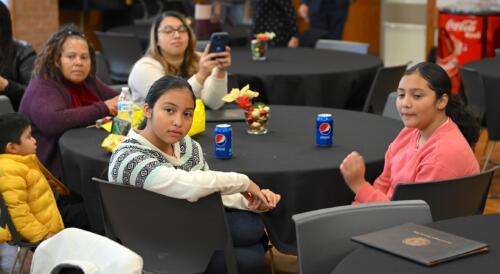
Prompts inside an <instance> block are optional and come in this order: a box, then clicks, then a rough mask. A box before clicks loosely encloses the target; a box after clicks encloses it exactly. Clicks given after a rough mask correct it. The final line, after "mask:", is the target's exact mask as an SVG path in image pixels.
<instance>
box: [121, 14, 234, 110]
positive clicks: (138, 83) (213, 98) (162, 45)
mask: <svg viewBox="0 0 500 274" xmlns="http://www.w3.org/2000/svg"><path fill="white" fill-rule="evenodd" d="M195 48H196V37H195V35H194V32H193V30H192V29H191V27H189V25H188V24H187V23H186V19H185V17H184V16H183V15H181V14H180V13H177V12H174V11H167V12H164V13H163V14H162V15H161V16H159V17H158V18H157V19H156V20H155V22H154V23H153V25H152V26H151V37H150V41H149V48H148V50H147V52H146V54H145V56H144V57H142V58H141V59H140V60H139V61H137V62H136V63H135V65H134V67H133V68H132V71H131V72H130V75H129V78H128V85H129V87H130V90H131V93H132V100H133V101H134V103H136V104H137V105H139V106H142V105H143V104H144V99H145V98H146V95H147V93H148V90H149V88H150V87H151V85H152V84H153V83H154V82H155V81H156V80H158V79H160V78H161V77H162V76H164V75H176V76H180V77H182V78H185V79H188V78H189V79H188V82H189V84H190V85H191V87H192V88H193V91H194V94H195V95H196V98H201V100H202V101H203V103H205V105H206V106H208V107H210V108H211V109H218V108H220V107H222V105H223V104H224V102H223V101H222V97H224V95H226V93H227V68H228V67H229V66H230V65H231V54H230V50H229V47H228V48H226V51H225V52H221V53H209V52H208V49H209V45H207V46H206V47H205V50H204V51H203V53H200V52H196V51H195Z"/></svg>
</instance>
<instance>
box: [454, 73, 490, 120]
mask: <svg viewBox="0 0 500 274" xmlns="http://www.w3.org/2000/svg"><path fill="white" fill-rule="evenodd" d="M459 70H460V76H461V79H462V83H463V85H464V92H465V98H466V100H467V104H468V105H469V106H470V108H471V109H472V110H473V111H474V112H475V113H476V114H477V115H478V117H479V118H480V119H481V120H483V119H484V114H485V112H486V89H485V87H484V82H483V78H482V77H481V74H479V72H478V71H477V70H475V69H473V68H466V67H460V68H459Z"/></svg>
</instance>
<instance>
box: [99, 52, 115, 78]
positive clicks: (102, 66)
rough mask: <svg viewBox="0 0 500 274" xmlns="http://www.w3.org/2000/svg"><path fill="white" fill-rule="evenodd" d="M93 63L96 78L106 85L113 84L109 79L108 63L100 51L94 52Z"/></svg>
mask: <svg viewBox="0 0 500 274" xmlns="http://www.w3.org/2000/svg"><path fill="white" fill-rule="evenodd" d="M95 61H96V64H95V67H96V74H97V78H99V80H101V81H102V82H103V83H105V84H106V85H111V84H113V82H112V81H111V77H109V70H108V63H107V62H106V59H105V58H104V56H103V55H102V53H101V52H100V51H96V52H95Z"/></svg>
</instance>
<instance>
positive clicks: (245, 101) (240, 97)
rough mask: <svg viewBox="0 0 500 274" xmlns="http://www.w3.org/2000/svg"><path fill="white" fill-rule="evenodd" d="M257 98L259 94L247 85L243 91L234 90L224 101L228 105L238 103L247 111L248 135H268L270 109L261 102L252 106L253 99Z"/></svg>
mask: <svg viewBox="0 0 500 274" xmlns="http://www.w3.org/2000/svg"><path fill="white" fill-rule="evenodd" d="M257 96H259V93H258V92H255V91H252V90H250V86H249V85H246V86H244V87H243V88H242V89H237V88H233V89H232V90H231V92H229V93H228V94H227V95H226V96H224V97H223V98H222V100H223V101H224V102H228V103H231V102H236V103H237V104H238V105H239V106H240V108H241V109H243V110H244V111H245V120H246V122H247V125H248V129H247V132H248V133H250V134H266V133H267V120H268V119H269V111H270V108H269V106H266V105H265V104H264V103H261V102H256V103H254V104H252V99H253V98H255V97H257Z"/></svg>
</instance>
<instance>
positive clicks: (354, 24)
mask: <svg viewBox="0 0 500 274" xmlns="http://www.w3.org/2000/svg"><path fill="white" fill-rule="evenodd" d="M343 39H344V40H349V41H357V42H364V43H369V44H370V48H369V49H368V51H369V52H370V53H372V54H378V53H379V46H380V0H356V1H354V3H353V4H351V7H350V8H349V16H348V18H347V22H346V25H345V28H344V37H343Z"/></svg>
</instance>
